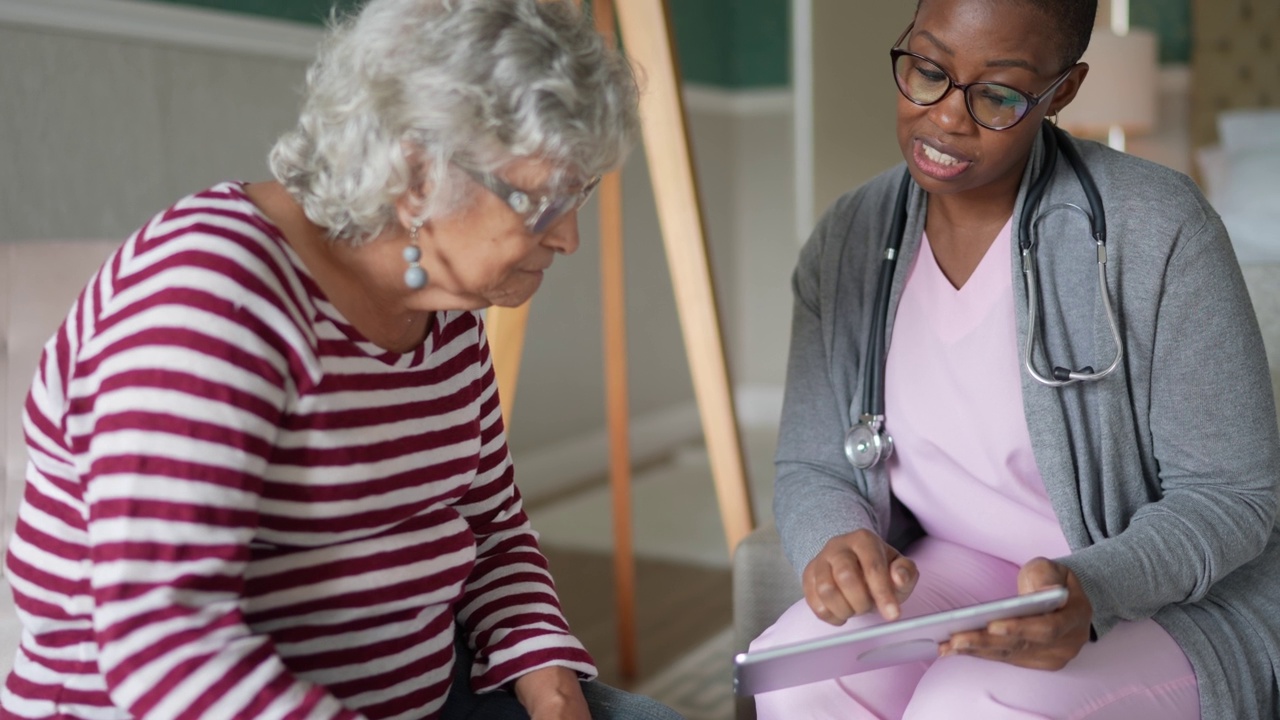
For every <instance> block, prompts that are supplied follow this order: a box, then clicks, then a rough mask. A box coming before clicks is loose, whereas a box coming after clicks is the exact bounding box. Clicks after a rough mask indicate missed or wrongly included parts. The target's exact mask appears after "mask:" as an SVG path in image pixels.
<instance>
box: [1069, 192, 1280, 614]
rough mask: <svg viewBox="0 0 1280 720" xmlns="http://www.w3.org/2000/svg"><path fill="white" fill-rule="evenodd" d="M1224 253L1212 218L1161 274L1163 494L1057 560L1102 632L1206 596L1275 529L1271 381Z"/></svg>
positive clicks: (1157, 375) (1158, 391)
mask: <svg viewBox="0 0 1280 720" xmlns="http://www.w3.org/2000/svg"><path fill="white" fill-rule="evenodd" d="M1227 244H1228V240H1227V237H1226V231H1225V229H1224V228H1223V227H1222V223H1221V221H1220V220H1219V219H1218V218H1217V216H1216V215H1212V214H1210V215H1209V216H1208V217H1207V219H1206V222H1205V224H1204V226H1203V227H1201V228H1199V229H1198V230H1197V231H1195V232H1193V233H1190V234H1189V236H1188V237H1186V238H1184V239H1183V242H1182V243H1181V246H1180V247H1178V248H1176V249H1175V252H1174V254H1173V255H1172V256H1171V258H1170V260H1169V263H1168V266H1167V268H1166V270H1165V280H1164V283H1163V288H1162V293H1161V295H1160V297H1159V298H1158V303H1159V307H1158V316H1157V325H1156V332H1155V341H1154V343H1153V346H1152V347H1151V348H1150V349H1149V350H1147V351H1146V352H1149V362H1150V378H1151V380H1150V382H1151V389H1150V397H1151V402H1150V408H1149V413H1150V428H1151V436H1152V437H1151V441H1152V447H1153V450H1154V454H1155V460H1156V464H1157V467H1158V473H1159V477H1158V479H1159V483H1160V488H1161V491H1162V497H1161V498H1160V499H1159V500H1158V501H1156V502H1153V503H1150V504H1148V505H1146V506H1144V507H1141V508H1139V509H1138V510H1136V511H1135V512H1134V514H1133V516H1132V518H1131V520H1130V522H1129V524H1128V526H1127V527H1126V528H1125V529H1124V530H1123V531H1122V532H1120V533H1118V534H1116V535H1114V536H1112V537H1110V538H1106V539H1103V540H1100V541H1099V542H1096V543H1095V544H1093V545H1091V546H1089V547H1087V548H1083V549H1080V550H1078V551H1077V552H1075V553H1073V554H1072V555H1071V556H1070V557H1068V558H1064V559H1062V563H1063V564H1064V565H1066V566H1067V567H1069V568H1070V569H1071V570H1072V571H1073V572H1074V574H1075V575H1076V576H1077V577H1078V578H1079V580H1080V583H1081V585H1082V586H1083V587H1084V589H1085V591H1086V592H1087V593H1088V596H1089V599H1090V600H1091V602H1092V604H1093V609H1094V620H1093V627H1094V629H1095V630H1096V632H1097V633H1098V634H1103V633H1105V632H1106V631H1107V630H1108V629H1109V628H1110V627H1112V626H1113V625H1114V624H1115V623H1116V622H1118V621H1120V620H1133V619H1140V618H1146V617H1150V616H1151V615H1153V614H1155V613H1156V612H1157V611H1159V610H1160V609H1161V608H1163V607H1165V606H1166V605H1170V604H1174V603H1184V602H1194V601H1198V600H1200V599H1202V598H1204V597H1205V596H1206V595H1207V594H1208V593H1209V592H1210V589H1211V588H1212V587H1213V586H1214V584H1215V583H1216V582H1217V581H1219V580H1221V579H1222V578H1223V577H1224V576H1226V575H1227V574H1228V573H1231V572H1232V571H1234V570H1236V569H1237V568H1240V567H1241V566H1242V565H1245V564H1246V563H1248V562H1249V561H1251V560H1253V559H1254V558H1256V557H1257V556H1258V555H1259V554H1260V553H1261V552H1262V551H1263V548H1264V547H1265V546H1266V543H1267V540H1268V538H1269V536H1270V535H1271V533H1272V528H1273V526H1274V524H1275V518H1276V510H1277V495H1276V490H1277V480H1278V477H1277V470H1278V469H1280V437H1278V436H1277V431H1276V412H1275V405H1274V402H1273V399H1272V394H1271V392H1270V386H1271V384H1270V373H1269V371H1268V368H1267V363H1266V356H1265V352H1264V350H1263V346H1262V339H1261V334H1260V332H1259V330H1258V324H1257V320H1256V318H1255V317H1254V315H1253V311H1252V305H1251V303H1250V300H1249V296H1248V292H1247V290H1246V288H1245V286H1244V282H1243V278H1242V276H1241V272H1240V268H1239V266H1238V264H1237V263H1236V261H1235V258H1234V256H1233V255H1232V253H1230V252H1229V251H1228V250H1227V248H1226V247H1225V246H1226V245H1227ZM1131 352H1133V350H1131ZM1136 360H1137V359H1135V361H1136ZM1139 410H1141V409H1139ZM1116 481H1117V482H1123V481H1125V480H1124V479H1122V478H1117V479H1116Z"/></svg>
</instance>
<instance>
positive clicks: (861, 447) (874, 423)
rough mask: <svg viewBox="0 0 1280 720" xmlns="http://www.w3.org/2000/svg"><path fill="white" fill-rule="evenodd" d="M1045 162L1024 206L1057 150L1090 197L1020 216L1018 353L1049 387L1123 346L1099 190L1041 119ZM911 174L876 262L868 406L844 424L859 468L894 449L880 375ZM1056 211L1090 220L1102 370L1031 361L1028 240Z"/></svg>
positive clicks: (1036, 195) (1096, 375)
mask: <svg viewBox="0 0 1280 720" xmlns="http://www.w3.org/2000/svg"><path fill="white" fill-rule="evenodd" d="M1042 135H1043V137H1044V155H1045V159H1044V167H1043V169H1042V170H1041V172H1040V174H1039V176H1037V177H1036V179H1035V180H1034V181H1033V182H1032V183H1031V187H1029V188H1028V189H1027V198H1026V202H1025V208H1036V207H1039V205H1040V200H1041V198H1043V197H1044V193H1045V190H1046V189H1047V188H1048V187H1049V182H1050V181H1051V180H1052V178H1053V173H1054V170H1055V169H1056V167H1057V163H1058V155H1059V154H1061V155H1063V156H1065V157H1066V158H1067V163H1068V164H1069V165H1071V169H1072V170H1073V171H1075V174H1076V179H1077V180H1078V181H1079V182H1080V187H1081V188H1082V189H1083V190H1084V195H1085V198H1086V199H1087V200H1088V201H1089V209H1088V210H1085V209H1084V208H1081V207H1080V206H1079V205H1075V204H1073V203H1058V204H1056V205H1051V206H1049V207H1048V208H1045V209H1044V210H1042V211H1040V213H1039V214H1038V215H1037V216H1035V218H1034V219H1033V218H1032V215H1031V213H1030V212H1028V211H1026V210H1024V211H1023V213H1022V217H1021V220H1020V232H1019V240H1018V246H1019V250H1020V252H1021V255H1022V273H1023V275H1025V276H1026V279H1027V313H1028V316H1029V326H1028V329H1027V341H1026V345H1025V348H1024V352H1023V366H1024V367H1025V369H1026V371H1027V373H1028V374H1029V375H1030V376H1031V377H1032V378H1034V379H1035V380H1036V382H1039V383H1041V384H1044V385H1047V386H1049V387H1055V388H1060V387H1066V386H1068V385H1073V384H1075V383H1078V382H1089V381H1092V380H1100V379H1102V378H1104V377H1106V376H1107V375H1110V374H1111V373H1112V372H1113V371H1114V370H1115V369H1116V368H1117V367H1119V366H1120V360H1121V358H1122V357H1123V355H1124V347H1123V344H1122V342H1121V340H1120V325H1119V322H1118V321H1117V319H1116V315H1115V311H1114V310H1113V309H1112V307H1111V296H1110V295H1109V294H1108V293H1107V276H1106V272H1107V219H1106V214H1105V212H1104V210H1103V207H1102V195H1101V194H1100V193H1099V192H1098V186H1097V185H1095V184H1094V182H1093V176H1092V175H1090V174H1089V169H1088V168H1087V167H1085V165H1084V161H1083V160H1081V158H1080V154H1079V152H1078V151H1077V150H1076V149H1075V147H1074V146H1072V145H1071V141H1070V140H1069V139H1068V138H1067V137H1066V133H1064V132H1063V131H1062V130H1060V129H1058V128H1057V127H1056V126H1054V125H1052V124H1050V123H1047V122H1046V123H1044V127H1043V131H1042ZM911 184H912V180H911V173H909V172H903V174H902V182H901V183H900V184H899V185H898V195H897V198H896V200H895V209H894V215H893V222H892V223H891V224H890V227H889V238H888V240H887V241H886V243H885V249H884V256H883V259H882V260H881V263H880V279H879V284H878V285H877V289H876V302H875V307H874V308H873V310H872V312H873V313H874V314H873V315H872V325H871V342H870V344H869V345H868V347H867V354H866V356H865V357H866V358H867V361H868V362H869V363H871V364H870V366H869V367H868V369H867V372H865V373H863V382H862V389H863V392H862V397H863V402H864V403H865V404H866V407H867V410H866V412H863V413H862V414H860V415H859V416H858V422H857V423H855V424H854V425H853V427H851V428H849V431H848V432H847V433H845V436H844V454H845V456H846V457H848V458H849V462H850V463H851V464H852V465H853V466H854V467H855V468H858V469H859V470H866V469H867V468H870V467H872V466H874V465H876V464H877V463H880V462H883V461H885V460H888V459H889V456H891V455H892V454H893V438H892V437H891V436H890V435H889V434H888V433H887V432H885V429H884V375H885V362H886V360H887V353H886V352H885V350H886V348H885V340H886V338H885V335H886V327H887V325H888V322H889V295H890V294H891V292H892V286H893V270H894V267H895V265H896V263H897V260H898V250H899V248H901V247H902V235H903V233H904V231H905V230H906V226H907V196H908V195H909V194H910V191H911ZM1059 211H1067V212H1078V213H1080V214H1081V215H1083V216H1084V217H1085V218H1086V219H1087V220H1088V221H1089V232H1090V234H1091V235H1093V239H1094V242H1095V243H1097V246H1098V291H1099V293H1101V295H1102V306H1103V308H1104V310H1105V311H1106V314H1107V323H1108V324H1109V325H1110V327H1111V340H1112V342H1113V343H1114V344H1115V348H1116V354H1115V357H1114V358H1113V359H1112V360H1111V364H1110V365H1108V366H1107V367H1106V368H1104V369H1103V370H1101V371H1098V372H1095V371H1094V369H1093V368H1092V367H1089V366H1085V367H1082V368H1080V369H1078V370H1071V369H1069V368H1065V367H1061V366H1057V365H1054V366H1053V370H1052V371H1051V372H1050V373H1049V375H1048V376H1045V375H1042V374H1041V373H1040V371H1038V370H1037V369H1036V367H1035V364H1034V363H1033V362H1032V355H1033V353H1034V350H1035V344H1036V333H1037V326H1038V325H1039V311H1040V307H1039V298H1038V294H1039V284H1038V279H1037V273H1036V243H1035V241H1033V240H1032V236H1031V231H1032V229H1033V228H1036V229H1038V226H1039V225H1040V223H1041V221H1043V220H1044V218H1046V217H1048V216H1049V215H1050V214H1052V213H1054V212H1059Z"/></svg>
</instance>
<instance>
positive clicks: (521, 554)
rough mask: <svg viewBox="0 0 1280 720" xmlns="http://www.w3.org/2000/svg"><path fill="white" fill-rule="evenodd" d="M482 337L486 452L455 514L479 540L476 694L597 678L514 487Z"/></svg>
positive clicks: (471, 587)
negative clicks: (563, 676) (524, 681)
mask: <svg viewBox="0 0 1280 720" xmlns="http://www.w3.org/2000/svg"><path fill="white" fill-rule="evenodd" d="M479 332H480V341H479V352H480V364H481V373H482V383H481V387H482V391H481V409H480V423H481V442H482V444H483V447H482V449H481V456H480V467H479V468H478V470H477V472H476V478H475V482H474V483H473V484H472V486H471V488H470V489H469V490H468V492H467V493H466V494H465V495H464V496H463V497H462V499H461V500H459V502H458V504H457V506H456V507H457V509H458V511H459V512H460V513H462V515H463V516H464V517H465V518H466V519H467V522H468V523H469V524H470V526H471V530H472V532H473V533H474V534H475V536H476V555H477V556H476V564H475V568H474V570H473V571H472V574H471V577H470V579H469V580H468V582H467V584H466V587H465V589H464V593H463V597H462V599H461V601H460V603H459V611H458V619H459V621H460V622H461V623H462V625H463V627H464V628H465V629H466V631H467V633H468V639H469V642H470V644H471V646H472V647H473V648H475V650H476V655H475V664H474V666H473V668H472V670H471V683H472V688H473V689H474V690H475V691H476V692H486V691H490V690H494V689H497V688H499V687H502V686H504V685H507V684H508V683H510V682H513V681H514V680H515V679H516V678H518V677H519V676H521V675H524V674H526V673H528V672H531V671H533V670H537V669H539V668H544V667H550V666H563V667H567V668H570V669H572V670H574V671H575V672H577V673H578V674H579V675H580V676H582V677H584V678H592V677H595V675H596V668H595V664H594V662H593V661H592V659H591V656H590V655H589V654H588V653H587V651H586V649H585V648H583V646H582V644H581V643H580V642H579V641H578V639H577V638H575V637H574V636H573V635H571V634H570V633H569V625H568V622H567V621H566V620H565V618H564V614H563V612H562V611H561V609H560V602H559V600H558V598H557V596H556V591H555V585H554V583H553V582H552V579H551V573H550V572H549V570H548V568H547V561H546V558H545V557H543V555H542V553H541V551H540V550H539V549H538V542H537V536H536V534H535V533H534V532H533V530H532V528H531V527H530V525H529V519H528V517H527V516H526V515H525V512H524V509H523V505H522V503H521V500H520V494H519V491H518V490H517V489H516V486H515V482H514V474H513V468H512V464H511V455H510V453H509V452H508V450H507V442H506V433H505V431H504V429H503V424H502V407H501V404H500V402H499V399H498V388H497V380H496V378H495V375H494V372H493V362H492V358H491V356H490V353H489V344H488V341H487V339H486V337H485V334H484V329H483V325H481V326H480V329H479Z"/></svg>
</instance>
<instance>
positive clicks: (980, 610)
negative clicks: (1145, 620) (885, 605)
mask: <svg viewBox="0 0 1280 720" xmlns="http://www.w3.org/2000/svg"><path fill="white" fill-rule="evenodd" d="M1066 601H1067V589H1066V588H1061V587H1058V588H1050V589H1048V590H1041V591H1039V592H1034V593H1029V594H1027V595H1019V596H1017V597H1011V598H1006V599H1004V600H994V601H992V602H987V603H980V604H978V605H970V606H968V607H962V608H956V609H955V610H947V611H945V612H940V613H934V614H932V615H922V616H920V617H915V618H911V619H909V620H897V621H895V622H888V623H884V624H882V625H876V626H875V627H869V628H863V629H860V630H853V631H850V632H846V633H840V634H837V635H828V636H827V637H823V638H818V639H816V640H806V641H804V642H798V643H792V644H790V645H779V646H778V647H773V648H769V649H767V650H759V651H756V652H746V653H739V654H738V655H737V656H736V657H735V658H734V659H733V665H734V667H733V688H734V692H736V693H737V694H738V695H755V694H757V693H762V692H768V691H770V690H780V689H782V688H788V687H794V686H796V685H804V684H805V683H811V682H817V681H818V680H828V679H830V678H836V677H843V676H845V675H853V674H854V673H859V672H864V671H866V670H875V669H876V668H882V667H888V666H890V665H897V664H899V663H906V662H913V661H916V660H930V659H932V658H936V657H937V656H938V645H939V644H940V643H943V642H946V641H947V639H948V638H950V637H951V636H952V635H953V634H955V633H959V632H968V631H970V630H980V629H982V628H984V627H986V626H987V623H989V622H991V621H993V620H1003V619H1005V618H1013V617H1024V616H1027V615H1041V614H1044V613H1047V612H1052V611H1053V610H1057V609H1058V608H1060V607H1062V605H1063V603H1065V602H1066Z"/></svg>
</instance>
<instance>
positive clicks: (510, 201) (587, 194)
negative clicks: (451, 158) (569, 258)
mask: <svg viewBox="0 0 1280 720" xmlns="http://www.w3.org/2000/svg"><path fill="white" fill-rule="evenodd" d="M458 167H459V168H460V169H461V170H462V171H463V172H465V173H466V174H467V175H469V176H470V177H471V179H472V180H475V181H476V182H477V183H479V184H480V185H481V186H482V187H484V188H485V189H486V190H488V191H489V192H491V193H493V194H494V195H496V196H497V197H498V199H499V200H501V201H503V202H505V203H506V204H507V207H510V208H511V209H512V210H514V211H515V213H516V214H517V215H519V216H521V217H522V218H524V226H525V228H526V229H527V230H528V231H529V232H532V233H540V232H542V231H544V230H546V229H547V228H549V227H551V226H552V225H554V224H555V223H556V221H557V220H559V219H560V218H562V217H564V216H565V215H568V214H569V213H571V212H573V211H575V210H578V209H580V208H581V207H582V206H583V205H585V204H586V203H587V200H590V199H591V194H592V193H594V192H595V190H596V186H597V185H599V184H600V176H599V175H593V176H592V177H591V178H589V179H588V180H587V181H586V182H585V183H583V184H582V187H580V188H578V189H577V190H573V191H571V192H568V193H562V194H557V195H538V196H537V197H535V196H534V194H533V193H532V192H530V191H526V190H521V189H520V188H518V187H515V186H514V185H512V184H510V183H508V182H506V181H505V180H503V179H502V178H500V177H498V176H497V175H494V174H493V173H485V172H480V171H478V170H472V169H471V168H468V167H463V166H461V165H459V166H458Z"/></svg>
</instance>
